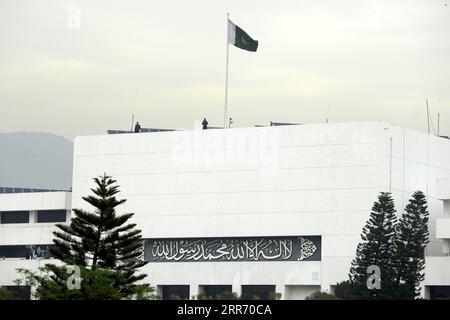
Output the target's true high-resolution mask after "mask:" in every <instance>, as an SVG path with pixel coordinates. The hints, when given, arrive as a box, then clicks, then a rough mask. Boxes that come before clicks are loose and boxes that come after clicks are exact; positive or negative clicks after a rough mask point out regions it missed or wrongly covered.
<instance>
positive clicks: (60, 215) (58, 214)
mask: <svg viewBox="0 0 450 320" xmlns="http://www.w3.org/2000/svg"><path fill="white" fill-rule="evenodd" d="M37 222H38V223H45V222H66V210H39V211H38V212H37Z"/></svg>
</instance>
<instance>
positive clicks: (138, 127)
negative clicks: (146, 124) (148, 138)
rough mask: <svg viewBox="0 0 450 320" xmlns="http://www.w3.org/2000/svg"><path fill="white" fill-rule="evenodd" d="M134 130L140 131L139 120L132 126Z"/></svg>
mask: <svg viewBox="0 0 450 320" xmlns="http://www.w3.org/2000/svg"><path fill="white" fill-rule="evenodd" d="M134 132H135V133H139V132H141V125H140V124H139V121H138V122H136V125H135V126H134Z"/></svg>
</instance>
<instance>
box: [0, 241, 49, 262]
mask: <svg viewBox="0 0 450 320" xmlns="http://www.w3.org/2000/svg"><path fill="white" fill-rule="evenodd" d="M52 246H53V245H49V244H36V245H8V246H0V259H2V258H23V259H49V258H51V257H53V255H52V253H51V251H50V249H51V248H52Z"/></svg>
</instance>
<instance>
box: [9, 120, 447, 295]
mask: <svg viewBox="0 0 450 320" xmlns="http://www.w3.org/2000/svg"><path fill="white" fill-rule="evenodd" d="M110 133H120V132H110ZM103 173H107V174H108V175H111V176H113V177H114V178H115V179H116V180H117V181H118V183H119V185H120V190H121V193H120V194H119V198H126V199H127V202H126V203H125V204H124V205H122V206H119V212H123V213H124V212H134V213H135V216H134V217H133V219H134V222H136V223H137V225H138V228H140V229H141V230H142V231H143V237H144V238H145V239H146V243H145V255H144V258H145V259H146V260H148V261H150V262H149V263H148V264H147V265H146V266H145V267H144V268H143V270H142V271H143V272H144V273H146V274H147V275H148V276H147V278H146V280H145V281H147V282H149V283H150V284H151V285H153V286H155V287H157V289H158V293H159V294H160V295H162V297H163V298H170V297H171V296H172V297H173V295H178V296H180V297H190V298H192V297H193V296H197V295H198V294H199V293H202V292H204V293H206V294H214V293H217V292H222V291H232V292H236V293H237V294H242V295H247V296H248V295H252V294H254V293H258V294H259V295H260V296H261V297H262V298H267V297H268V296H269V295H270V292H276V293H280V294H281V298H282V299H303V298H305V297H306V296H308V295H309V294H311V293H313V292H315V291H319V290H322V291H332V290H333V286H334V285H335V284H336V283H337V282H340V281H343V280H346V279H347V278H348V271H349V267H350V263H351V260H352V259H353V257H354V255H355V251H356V246H357V244H358V243H359V242H360V239H361V238H360V235H361V231H362V227H363V225H364V224H365V223H366V221H367V220H368V218H369V214H370V211H371V207H372V205H373V202H374V201H376V200H377V196H378V194H379V192H381V191H391V192H392V194H393V197H394V200H395V204H396V209H397V212H398V214H399V215H400V214H401V212H402V208H404V207H405V205H406V204H407V203H408V200H409V198H410V196H411V194H412V193H413V192H414V191H416V190H422V191H423V192H424V193H425V194H426V195H427V198H428V204H429V212H430V222H429V230H430V243H429V245H428V247H427V249H426V268H425V280H424V282H423V284H422V296H423V297H425V298H430V299H435V298H439V297H443V296H447V297H449V296H450V256H449V251H450V250H449V248H450V209H449V208H450V205H449V204H450V140H449V139H448V138H445V137H437V136H432V135H428V134H425V133H422V132H418V131H415V130H410V129H406V128H404V127H401V126H396V125H391V124H389V123H385V122H350V123H327V124H307V125H273V126H272V125H271V126H266V127H254V128H231V129H208V130H201V129H198V130H184V131H168V132H141V133H138V134H135V133H127V134H108V135H95V136H81V137H76V138H75V143H74V164H73V188H72V191H71V192H70V191H65V192H64V191H52V192H29V191H33V190H12V189H11V188H3V189H0V212H1V215H0V219H1V220H0V285H1V286H14V285H15V282H14V280H15V279H17V278H19V276H18V274H17V273H16V271H15V269H16V268H20V267H21V268H30V269H37V268H38V267H39V266H42V265H43V264H44V263H46V262H48V261H49V260H47V258H49V257H48V256H47V253H46V252H45V250H44V253H42V254H41V256H42V258H37V259H31V260H30V259H27V258H26V257H27V255H28V253H27V248H26V246H31V245H34V246H39V247H40V248H41V249H44V248H46V247H47V246H48V245H50V244H51V243H52V238H53V236H52V232H51V231H53V230H54V229H55V227H54V224H55V222H61V221H69V219H70V215H71V208H83V209H87V210H90V209H92V208H90V207H89V206H88V204H87V203H85V202H84V201H83V200H82V198H81V197H82V196H85V195H87V194H89V193H90V188H92V187H93V186H94V185H93V180H92V178H93V177H96V176H99V175H103ZM14 191H15V192H14ZM19 191H23V192H19ZM34 191H36V190H34ZM50 261H51V260H50Z"/></svg>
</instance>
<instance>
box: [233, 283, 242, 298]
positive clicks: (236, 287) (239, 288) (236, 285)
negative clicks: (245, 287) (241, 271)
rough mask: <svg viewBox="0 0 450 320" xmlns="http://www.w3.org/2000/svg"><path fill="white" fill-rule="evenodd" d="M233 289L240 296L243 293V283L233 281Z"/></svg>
mask: <svg viewBox="0 0 450 320" xmlns="http://www.w3.org/2000/svg"><path fill="white" fill-rule="evenodd" d="M231 290H232V291H233V292H234V293H236V294H237V295H238V297H240V296H241V294H242V286H241V283H239V282H235V283H233V285H232V286H231Z"/></svg>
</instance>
